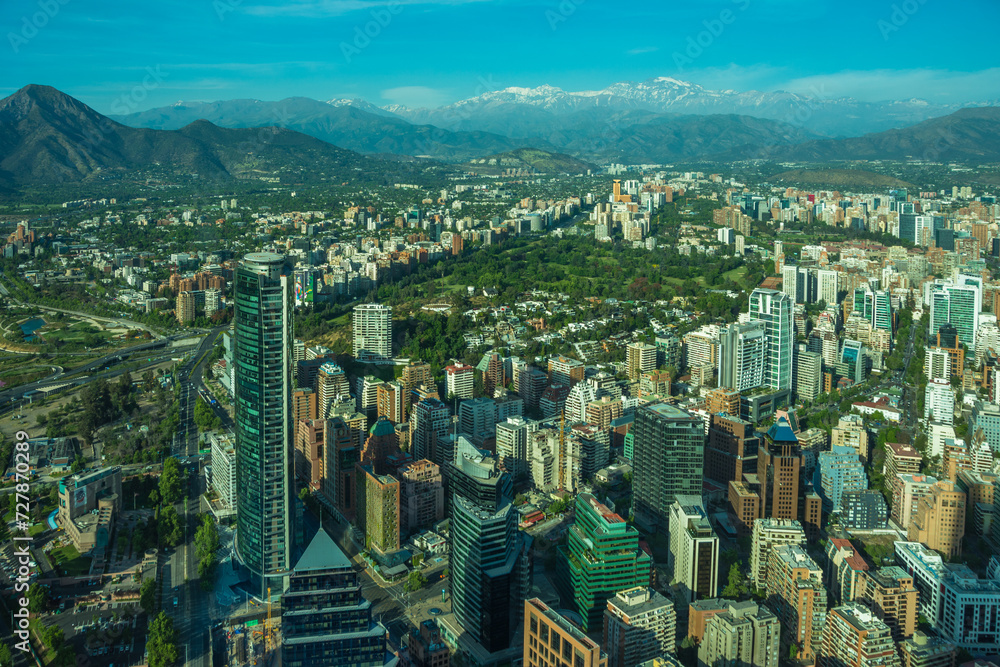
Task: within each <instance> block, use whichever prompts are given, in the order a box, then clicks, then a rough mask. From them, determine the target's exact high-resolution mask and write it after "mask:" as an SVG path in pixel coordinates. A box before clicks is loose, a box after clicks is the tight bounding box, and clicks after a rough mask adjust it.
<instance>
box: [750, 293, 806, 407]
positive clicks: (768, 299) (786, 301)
mask: <svg viewBox="0 0 1000 667" xmlns="http://www.w3.org/2000/svg"><path fill="white" fill-rule="evenodd" d="M794 307H795V304H794V302H793V301H792V300H791V299H790V298H789V297H788V295H787V294H782V293H781V292H777V291H775V290H768V289H755V290H754V291H753V293H751V294H750V319H751V320H752V321H758V322H763V323H764V385H765V386H768V387H771V388H772V389H775V390H777V391H781V390H784V389H791V388H792V342H793V341H794V335H793V334H794V332H793V328H792V325H793V319H792V311H793V309H794Z"/></svg>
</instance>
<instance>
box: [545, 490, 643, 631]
mask: <svg viewBox="0 0 1000 667" xmlns="http://www.w3.org/2000/svg"><path fill="white" fill-rule="evenodd" d="M568 535H569V538H568V540H567V544H566V546H564V547H560V548H559V553H560V560H561V566H562V567H561V568H560V577H559V583H561V584H562V586H563V592H564V594H565V595H566V597H567V598H568V599H569V600H570V608H571V609H572V610H573V611H575V612H576V613H578V614H580V616H581V617H583V629H584V631H586V632H590V631H591V630H596V629H597V628H598V627H601V622H602V621H601V619H602V616H603V614H604V610H605V608H606V607H607V602H608V599H609V598H611V597H612V596H614V595H615V594H616V593H617V592H618V591H621V590H625V589H627V588H633V587H635V586H648V585H649V583H650V579H649V578H650V574H651V571H652V566H653V561H652V559H651V558H650V557H649V554H647V553H646V552H645V551H643V550H642V549H640V548H639V531H637V530H636V529H635V528H633V527H631V526H629V525H628V524H627V523H625V520H624V519H622V518H621V517H620V516H618V515H617V514H615V513H614V512H613V511H611V510H610V509H608V507H607V506H606V505H604V504H602V503H600V502H599V501H598V500H597V499H596V498H594V496H592V495H590V494H589V493H581V494H579V495H578V496H577V497H576V518H575V520H574V521H573V525H572V526H570V528H569V533H568Z"/></svg>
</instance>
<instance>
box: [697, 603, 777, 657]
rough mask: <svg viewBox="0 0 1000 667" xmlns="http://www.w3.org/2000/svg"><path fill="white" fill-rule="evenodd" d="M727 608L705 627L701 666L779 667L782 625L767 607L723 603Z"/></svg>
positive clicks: (712, 617)
mask: <svg viewBox="0 0 1000 667" xmlns="http://www.w3.org/2000/svg"><path fill="white" fill-rule="evenodd" d="M722 602H723V603H726V605H727V606H726V608H725V609H724V610H723V611H721V612H719V613H716V614H713V615H712V616H711V617H710V618H709V619H708V620H707V621H706V623H705V633H704V635H703V637H702V640H701V644H700V645H699V646H698V664H699V665H706V666H715V665H745V666H746V667H778V660H779V658H780V651H781V623H780V622H779V621H778V617H777V616H775V615H774V614H773V613H772V612H771V611H770V610H769V609H767V608H766V607H763V606H760V605H757V604H755V603H753V602H750V601H747V602H732V601H727V600H722Z"/></svg>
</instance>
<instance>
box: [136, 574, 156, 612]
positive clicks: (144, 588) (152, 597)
mask: <svg viewBox="0 0 1000 667" xmlns="http://www.w3.org/2000/svg"><path fill="white" fill-rule="evenodd" d="M139 606H140V607H142V610H143V611H144V612H146V613H147V614H152V613H153V609H154V608H155V607H156V581H155V580H154V579H143V581H142V585H141V586H139Z"/></svg>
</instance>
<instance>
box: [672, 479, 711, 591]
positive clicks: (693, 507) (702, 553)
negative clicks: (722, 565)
mask: <svg viewBox="0 0 1000 667" xmlns="http://www.w3.org/2000/svg"><path fill="white" fill-rule="evenodd" d="M669 516H670V519H669V521H670V523H669V526H670V562H669V563H668V567H669V568H670V569H671V570H672V571H673V581H674V582H676V583H677V584H679V585H680V588H681V595H683V596H685V598H686V599H687V601H688V602H691V601H693V600H700V599H703V598H714V597H716V595H717V594H718V570H719V537H718V535H716V534H715V531H714V530H713V529H712V524H711V523H710V522H709V520H708V514H707V513H706V511H705V505H704V504H703V502H702V499H701V496H684V495H679V496H677V497H676V498H675V499H674V504H673V505H671V506H670V515H669Z"/></svg>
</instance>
